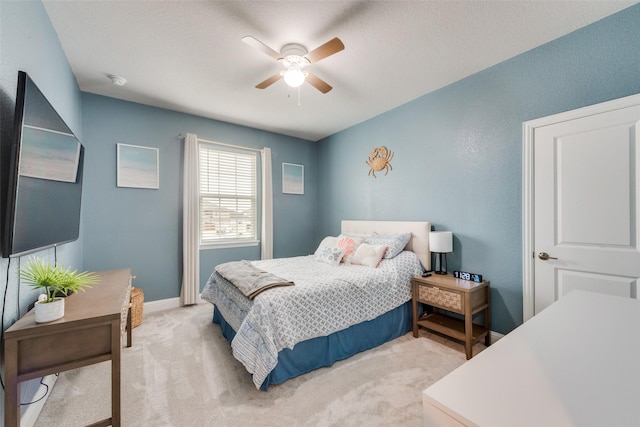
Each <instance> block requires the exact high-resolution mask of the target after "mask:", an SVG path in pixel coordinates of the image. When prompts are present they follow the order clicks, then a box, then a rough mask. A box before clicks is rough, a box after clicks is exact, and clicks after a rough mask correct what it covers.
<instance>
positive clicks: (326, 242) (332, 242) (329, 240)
mask: <svg viewBox="0 0 640 427" xmlns="http://www.w3.org/2000/svg"><path fill="white" fill-rule="evenodd" d="M337 245H338V238H337V237H334V236H327V237H325V238H324V239H322V242H320V244H319V245H318V249H316V251H315V252H314V255H316V256H317V255H319V254H320V251H321V250H322V248H335V247H336V246H337Z"/></svg>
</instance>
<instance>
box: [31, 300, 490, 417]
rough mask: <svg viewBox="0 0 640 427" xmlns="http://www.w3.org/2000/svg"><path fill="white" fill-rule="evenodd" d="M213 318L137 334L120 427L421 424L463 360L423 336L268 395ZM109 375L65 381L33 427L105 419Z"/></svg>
mask: <svg viewBox="0 0 640 427" xmlns="http://www.w3.org/2000/svg"><path fill="white" fill-rule="evenodd" d="M212 310H213V306H211V305H210V304H200V305H198V306H194V307H185V308H176V309H173V310H167V311H164V312H160V313H152V314H149V315H145V317H144V320H143V323H142V324H141V325H140V326H139V327H137V328H136V329H134V330H133V347H131V348H123V351H122V423H123V426H154V427H155V426H246V425H251V426H360V425H367V426H383V425H384V426H388V425H406V426H419V425H421V420H422V401H421V399H422V395H421V392H422V390H424V389H425V388H427V387H428V386H429V385H430V384H433V383H434V382H435V381H437V380H438V379H440V378H442V377H443V376H445V375H446V374H447V373H448V372H450V371H451V370H453V369H455V368H456V367H457V366H459V365H461V364H462V363H464V361H465V357H464V349H463V346H462V344H460V343H456V342H452V341H450V340H448V339H445V338H442V337H439V336H435V335H432V334H429V333H427V332H426V331H424V330H421V331H420V338H418V339H415V338H413V336H412V335H411V333H409V334H407V335H405V336H403V337H400V338H398V339H396V340H394V341H392V342H389V343H387V344H384V345H382V346H380V347H377V348H375V349H372V350H368V351H365V352H362V353H359V354H357V355H355V356H353V357H351V358H350V359H347V360H344V361H340V362H337V363H335V364H334V365H333V366H331V367H328V368H322V369H318V370H316V371H313V372H310V373H308V374H306V375H302V376H300V377H297V378H294V379H291V380H289V381H287V382H285V383H284V384H281V385H277V386H271V387H270V388H269V391H268V392H261V391H259V390H256V388H255V387H254V386H253V383H252V382H251V379H250V377H249V374H248V373H247V372H246V370H245V369H244V366H242V364H241V363H240V362H238V361H236V360H235V359H234V358H233V356H232V355H231V348H230V346H229V344H228V342H227V341H226V340H225V339H224V338H223V337H222V334H221V333H220V329H219V327H218V325H214V324H213V323H211V317H212ZM483 348H484V346H482V345H480V344H477V345H476V346H475V348H474V353H475V352H478V351H481V350H482V349H483ZM110 372H111V366H110V363H109V362H104V363H100V364H97V365H93V366H88V367H84V368H80V369H76V370H73V371H68V372H64V373H61V374H60V376H59V378H58V381H57V382H56V384H55V386H54V387H53V390H52V392H51V395H50V396H49V399H48V400H47V403H46V405H45V407H44V409H43V411H42V412H41V414H40V417H39V419H38V421H37V423H36V426H37V427H44V426H46V427H49V426H74V427H75V426H82V425H86V424H89V423H91V422H94V421H97V420H101V419H104V418H108V417H109V416H110V411H111V403H110V396H111V391H110V390H111V389H110Z"/></svg>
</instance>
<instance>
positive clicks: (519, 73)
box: [316, 6, 640, 333]
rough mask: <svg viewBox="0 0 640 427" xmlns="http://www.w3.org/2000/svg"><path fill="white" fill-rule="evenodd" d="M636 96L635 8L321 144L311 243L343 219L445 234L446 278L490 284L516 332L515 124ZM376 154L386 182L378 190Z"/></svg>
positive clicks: (639, 51)
mask: <svg viewBox="0 0 640 427" xmlns="http://www.w3.org/2000/svg"><path fill="white" fill-rule="evenodd" d="M638 92H640V6H634V7H632V8H629V9H627V10H624V11H622V12H620V13H618V14H616V15H613V16H611V17H609V18H606V19H604V20H602V21H599V22H596V23H595V24H592V25H590V26H588V27H586V28H583V29H580V30H578V31H576V32H574V33H572V34H569V35H567V36H565V37H562V38H560V39H558V40H555V41H553V42H551V43H548V44H546V45H543V46H541V47H539V48H537V49H534V50H532V51H529V52H527V53H524V54H522V55H520V56H517V57H515V58H513V59H511V60H509V61H506V62H503V63H501V64H498V65H496V66H494V67H492V68H489V69H487V70H485V71H483V72H480V73H478V74H475V75H473V76H471V77H469V78H466V79H464V80H462V81H459V82H457V83H454V84H452V85H450V86H448V87H446V88H444V89H441V90H438V91H436V92H433V93H431V94H428V95H425V96H423V97H421V98H418V99H416V100H415V101H413V102H410V103H408V104H405V105H403V106H401V107H399V108H396V109H394V110H392V111H389V112H386V113H384V114H382V115H380V116H378V117H375V118H373V119H371V120H369V121H367V122H364V123H362V124H360V125H358V126H354V127H352V128H350V129H347V130H345V131H343V132H340V133H338V134H335V135H332V136H330V137H328V138H326V139H324V140H322V141H320V142H319V144H318V176H322V177H323V178H322V180H321V181H320V182H319V184H318V205H319V206H320V207H322V210H321V214H320V215H319V216H318V219H319V224H318V235H316V239H317V240H319V239H320V238H321V237H322V236H324V235H329V234H335V233H336V232H338V231H339V226H340V220H341V219H377V220H391V219H403V220H429V221H431V222H432V223H433V226H434V229H435V230H450V231H452V232H453V233H454V253H453V254H450V256H449V257H448V261H449V270H450V271H451V270H456V269H461V270H464V271H471V272H476V273H481V274H483V275H484V276H485V277H486V279H488V280H490V281H491V286H492V292H491V298H492V321H493V328H492V329H494V330H495V331H497V332H501V333H507V332H509V331H510V330H512V329H513V328H514V327H516V326H517V325H519V324H520V323H521V322H522V202H521V200H522V123H523V122H524V121H527V120H531V119H535V118H538V117H543V116H547V115H551V114H554V113H558V112H562V111H566V110H571V109H575V108H579V107H583V106H586V105H590V104H595V103H599V102H603V101H607V100H611V99H615V98H619V97H623V96H626V95H631V94H635V93H638ZM379 145H385V146H386V147H387V148H389V149H390V150H392V151H393V152H394V157H393V160H392V161H391V165H392V166H393V171H391V172H389V174H388V175H387V176H378V178H376V179H374V178H372V177H369V176H367V172H368V167H367V166H366V165H365V160H367V157H368V156H369V153H370V151H371V150H372V149H373V148H374V147H376V146H379ZM378 175H380V174H378Z"/></svg>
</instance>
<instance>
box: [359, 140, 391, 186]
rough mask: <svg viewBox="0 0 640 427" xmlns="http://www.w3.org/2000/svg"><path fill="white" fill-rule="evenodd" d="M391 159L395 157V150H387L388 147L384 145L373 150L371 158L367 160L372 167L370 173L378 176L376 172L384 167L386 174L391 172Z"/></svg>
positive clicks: (367, 163)
mask: <svg viewBox="0 0 640 427" xmlns="http://www.w3.org/2000/svg"><path fill="white" fill-rule="evenodd" d="M391 159H393V152H392V151H389V150H387V147H385V146H383V145H381V146H380V147H376V148H374V149H373V150H371V154H369V160H367V161H366V162H365V163H366V165H367V166H369V167H370V168H371V169H369V175H373V177H374V178H376V172H380V171H381V170H382V169H384V174H385V175H386V174H387V173H389V171H390V170H393V168H392V167H391V164H390V163H389V162H390V161H391Z"/></svg>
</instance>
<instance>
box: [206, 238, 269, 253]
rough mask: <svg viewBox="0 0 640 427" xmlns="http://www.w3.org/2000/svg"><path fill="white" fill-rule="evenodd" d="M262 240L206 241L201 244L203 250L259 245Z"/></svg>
mask: <svg viewBox="0 0 640 427" xmlns="http://www.w3.org/2000/svg"><path fill="white" fill-rule="evenodd" d="M259 244H260V240H242V241H226V242H220V243H206V244H201V245H200V250H201V251H206V250H209V249H229V248H246V247H251V246H258V245H259Z"/></svg>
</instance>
